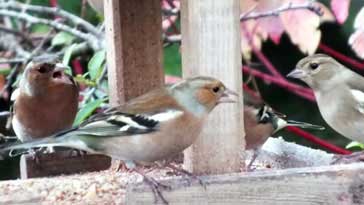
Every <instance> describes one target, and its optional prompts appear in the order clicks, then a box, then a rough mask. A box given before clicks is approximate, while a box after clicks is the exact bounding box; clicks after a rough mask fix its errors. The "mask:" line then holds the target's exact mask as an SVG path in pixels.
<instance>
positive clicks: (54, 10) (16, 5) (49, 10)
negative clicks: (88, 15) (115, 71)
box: [0, 1, 103, 37]
mask: <svg viewBox="0 0 364 205" xmlns="http://www.w3.org/2000/svg"><path fill="white" fill-rule="evenodd" d="M0 9H5V10H8V9H15V10H23V11H33V12H37V13H42V14H45V13H46V14H52V15H56V16H60V17H63V18H65V19H68V20H69V21H70V22H72V23H74V24H75V25H76V26H81V27H83V28H84V29H86V30H87V31H88V32H90V33H92V34H93V35H95V36H97V37H102V36H103V33H102V32H100V31H99V30H98V29H97V28H96V27H95V26H94V25H92V24H91V23H89V22H87V21H85V20H83V19H82V18H80V17H78V16H76V15H74V14H71V13H69V12H67V11H64V10H62V9H60V8H58V7H46V6H35V5H30V4H23V3H20V2H16V1H10V2H6V3H0Z"/></svg>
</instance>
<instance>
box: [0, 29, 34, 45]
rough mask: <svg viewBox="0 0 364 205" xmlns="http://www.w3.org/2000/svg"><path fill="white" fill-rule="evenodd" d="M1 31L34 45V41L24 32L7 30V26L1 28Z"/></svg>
mask: <svg viewBox="0 0 364 205" xmlns="http://www.w3.org/2000/svg"><path fill="white" fill-rule="evenodd" d="M0 31H2V32H6V33H9V34H13V35H16V36H19V37H20V38H22V39H23V40H24V41H25V42H26V43H28V44H29V45H33V42H32V40H31V39H30V38H29V37H28V36H27V35H25V34H24V33H23V32H20V31H17V30H14V29H11V28H7V27H5V26H0Z"/></svg>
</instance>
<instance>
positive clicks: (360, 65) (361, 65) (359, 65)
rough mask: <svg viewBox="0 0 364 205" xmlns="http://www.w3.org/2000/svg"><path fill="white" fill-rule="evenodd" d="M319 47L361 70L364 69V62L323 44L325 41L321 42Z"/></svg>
mask: <svg viewBox="0 0 364 205" xmlns="http://www.w3.org/2000/svg"><path fill="white" fill-rule="evenodd" d="M319 49H321V50H322V51H324V52H325V53H327V54H329V55H331V56H332V57H334V58H337V59H339V60H341V61H343V62H345V63H347V64H349V65H351V66H353V67H355V68H358V69H360V70H363V69H364V63H360V62H359V61H357V60H354V59H352V58H350V57H348V56H346V55H344V54H342V53H340V52H337V51H335V50H334V49H332V48H330V47H329V46H327V45H325V44H323V43H320V44H319Z"/></svg>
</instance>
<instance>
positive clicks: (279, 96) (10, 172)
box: [0, 0, 364, 179]
mask: <svg viewBox="0 0 364 205" xmlns="http://www.w3.org/2000/svg"><path fill="white" fill-rule="evenodd" d="M19 2H23V3H31V4H32V5H42V6H52V3H53V4H54V2H56V3H57V5H56V6H57V7H59V8H62V9H64V10H65V11H68V12H70V13H72V14H75V15H77V16H82V18H83V19H85V20H86V21H88V22H90V23H92V24H93V25H94V26H95V28H99V27H101V28H100V30H102V22H103V16H102V14H100V13H98V12H96V11H95V10H94V9H92V8H91V7H90V6H89V5H88V4H85V2H86V1H82V0H73V1H69V0H58V1H51V0H31V1H27V0H22V1H19ZM320 2H322V3H323V4H325V5H326V6H327V7H330V2H331V1H330V0H322V1H320ZM53 6H55V5H53ZM363 6H364V1H351V4H350V10H349V16H348V18H347V20H346V21H345V22H344V23H343V24H338V23H336V22H328V23H323V24H322V25H321V26H320V28H319V29H320V30H321V32H322V37H321V42H322V43H324V44H326V45H328V46H330V47H331V48H333V49H334V50H335V51H338V52H340V53H343V54H345V55H346V56H348V57H350V58H352V59H355V60H357V61H359V62H362V63H364V62H363V60H360V59H359V58H357V56H356V54H355V53H354V52H353V50H352V48H351V47H350V46H349V45H348V39H349V37H350V35H351V34H352V33H353V31H354V29H353V22H354V19H355V17H356V15H357V14H358V12H359V10H360V9H361V8H362V7H363ZM40 16H42V17H45V18H48V15H40ZM100 25H101V26H100ZM175 26H176V28H177V29H180V24H179V19H178V18H177V19H176V21H175ZM29 30H30V33H31V34H37V35H38V34H39V35H41V36H45V35H46V33H48V32H49V31H50V30H51V28H50V27H49V26H44V25H40V24H32V25H31V26H30V28H29ZM166 32H173V31H172V29H171V28H167V31H166ZM302 32H306V31H305V30H302ZM57 33H59V31H57V32H55V34H54V35H53V37H55V36H56V35H57ZM58 40H60V41H61V43H60V44H59V45H58V47H57V46H56V47H57V48H54V50H53V51H54V52H57V51H63V54H64V55H62V57H63V60H64V58H65V57H64V56H65V55H66V53H67V49H69V48H70V47H71V46H72V45H73V44H74V43H75V42H77V40H75V39H74V38H73V37H72V36H71V37H70V36H67V35H63V36H61V37H60V36H59V34H58ZM78 43H79V42H78ZM48 44H52V43H51V42H48ZM48 46H49V45H48ZM59 47H60V48H59ZM45 50H46V49H45ZM261 51H262V52H263V53H264V54H265V55H266V56H267V57H268V58H269V60H271V61H272V63H273V64H274V65H275V67H277V68H278V70H279V71H280V72H281V73H282V74H283V75H285V74H287V73H288V72H289V71H291V70H292V69H293V68H294V67H295V64H296V63H297V61H298V60H300V59H301V58H302V57H304V56H305V54H303V53H302V52H301V51H300V50H299V48H298V47H297V46H296V45H293V44H292V42H291V40H290V38H289V36H288V35H287V34H283V36H282V38H281V40H280V43H279V44H278V45H277V44H276V43H274V42H272V41H271V40H269V39H268V40H267V41H266V42H264V43H263V44H262V48H261ZM317 52H322V51H321V50H320V49H318V51H317ZM104 56H105V54H104V50H102V49H100V50H93V49H86V51H85V52H82V53H81V54H77V55H71V54H70V56H69V59H68V61H69V63H70V65H71V66H72V67H73V72H74V74H75V75H77V74H78V75H77V76H76V79H77V81H78V82H79V83H80V84H81V88H83V96H87V94H88V93H89V92H90V90H92V89H94V90H96V91H93V92H94V94H93V95H91V97H90V96H88V97H89V98H87V99H86V100H85V99H83V102H82V103H81V106H80V107H81V108H80V112H79V115H78V118H77V119H76V121H77V122H78V123H79V122H81V121H82V120H83V119H85V118H86V117H88V116H89V115H90V114H92V113H93V112H94V110H95V109H97V108H99V107H100V106H101V107H102V106H103V104H104V103H107V96H106V93H105V90H107V79H106V78H105V77H102V71H103V69H104V67H105V57H104ZM12 57H14V56H12ZM75 59H76V60H77V62H76V63H75V62H73V60H75ZM251 61H252V62H253V63H256V64H257V65H256V66H254V68H255V69H258V70H261V71H264V66H263V65H259V59H257V58H256V57H255V56H254V55H253V57H252V59H251ZM342 63H343V64H345V62H342ZM76 64H77V65H79V66H78V67H79V68H78V71H77V68H75V67H77V66H76ZM11 65H13V64H11ZM346 65H347V66H348V67H350V65H348V64H346ZM163 68H164V71H165V74H166V75H171V76H179V77H181V74H182V71H181V53H180V44H179V43H172V44H170V45H168V46H165V47H164V59H163ZM80 69H81V70H80ZM222 69H223V68H222ZM2 70H4V69H2ZM75 71H77V72H75ZM355 71H356V72H360V71H358V70H355ZM9 73H10V68H7V73H6V74H9ZM6 74H5V75H6ZM85 74H86V75H85ZM361 74H364V73H363V72H362V73H361ZM5 75H4V76H5ZM3 81H4V80H3ZM257 82H258V86H259V88H260V91H261V94H262V96H263V98H264V99H265V101H267V102H268V103H269V104H270V105H271V106H272V107H273V108H275V109H276V110H278V111H280V112H282V113H285V114H287V116H289V118H290V119H293V120H297V121H305V122H309V123H314V124H318V125H323V126H325V127H326V128H327V129H326V130H325V131H312V132H311V131H310V132H311V133H313V134H314V135H316V136H318V137H320V138H322V139H326V140H328V141H329V142H331V143H333V144H336V145H339V146H341V147H345V145H346V144H348V143H349V142H350V141H349V140H348V139H346V138H344V137H342V136H340V135H339V134H338V133H336V132H335V131H333V130H332V129H331V128H330V127H329V126H328V125H327V124H326V123H325V122H324V120H323V119H322V117H321V115H320V113H319V111H318V108H317V106H316V104H315V103H312V102H309V101H307V100H305V99H303V98H302V97H299V96H297V95H293V94H292V93H290V92H288V91H287V90H285V89H282V88H281V87H278V86H277V85H275V84H273V83H269V82H265V81H263V80H259V79H257ZM295 83H298V84H301V85H304V84H302V83H301V82H298V81H297V82H295ZM2 86H5V81H4V82H2ZM15 86H16V85H15ZM304 86H305V85H304ZM8 91H9V94H10V93H11V91H12V89H11V88H10V89H8ZM9 105H10V103H9V101H8V100H7V99H6V98H5V97H4V98H2V99H1V100H0V108H1V110H3V111H6V110H8V109H9ZM2 124H4V125H5V124H6V121H4V120H3V121H2ZM3 133H4V134H9V135H10V134H12V133H11V132H9V131H6V130H3ZM276 136H283V137H284V138H285V139H286V140H287V141H292V142H297V143H300V144H303V145H306V146H310V147H314V148H320V149H322V148H321V147H319V146H318V145H316V144H313V143H311V142H309V141H307V140H305V139H303V138H301V137H299V136H296V135H294V134H292V133H290V132H287V131H281V132H279V133H277V134H276ZM17 168H18V159H15V160H14V159H12V160H4V161H2V162H1V163H0V179H8V178H15V177H16V176H18V174H17Z"/></svg>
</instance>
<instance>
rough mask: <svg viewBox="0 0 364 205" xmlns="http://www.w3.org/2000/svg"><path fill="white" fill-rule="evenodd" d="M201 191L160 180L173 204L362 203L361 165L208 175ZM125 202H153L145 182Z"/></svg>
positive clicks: (363, 171) (130, 190)
mask: <svg viewBox="0 0 364 205" xmlns="http://www.w3.org/2000/svg"><path fill="white" fill-rule="evenodd" d="M203 179H204V180H205V182H207V183H209V185H208V186H207V189H206V190H205V189H204V188H203V187H201V185H199V184H198V183H196V182H194V183H192V185H191V186H189V185H188V183H186V181H183V180H170V181H164V182H163V183H164V184H169V185H171V186H172V187H173V189H172V191H164V192H163V195H164V196H165V198H166V199H167V201H168V202H169V204H170V205H175V204H190V205H193V204H196V205H197V204H199V205H200V204H251V205H260V204H270V205H275V204H276V205H312V204H327V205H331V204H342V205H344V204H364V164H363V163H361V164H349V165H335V166H324V167H314V168H311V167H310V168H295V169H286V170H278V171H264V172H253V173H245V175H244V174H241V175H223V176H210V177H205V178H203ZM126 200H127V203H126V204H128V205H132V204H139V205H141V204H153V202H154V197H153V194H152V192H151V191H150V188H149V187H147V186H145V185H139V186H134V187H129V188H128V190H127V195H126Z"/></svg>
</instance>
